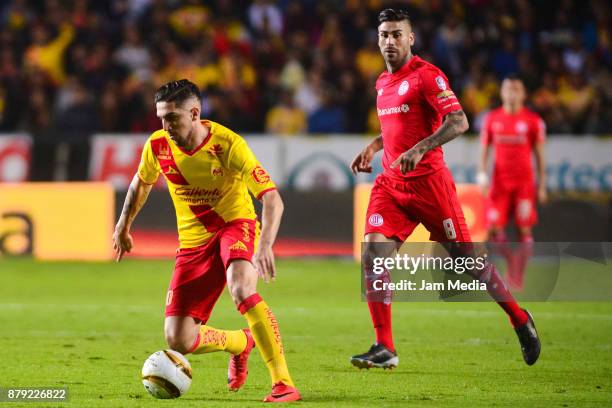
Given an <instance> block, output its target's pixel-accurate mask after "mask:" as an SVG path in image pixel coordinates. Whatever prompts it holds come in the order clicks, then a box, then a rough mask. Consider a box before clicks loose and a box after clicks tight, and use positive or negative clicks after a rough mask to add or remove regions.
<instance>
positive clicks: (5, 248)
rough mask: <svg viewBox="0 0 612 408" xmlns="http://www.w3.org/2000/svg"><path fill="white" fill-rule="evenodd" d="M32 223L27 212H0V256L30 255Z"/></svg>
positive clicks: (32, 236) (32, 234) (32, 240)
mask: <svg viewBox="0 0 612 408" xmlns="http://www.w3.org/2000/svg"><path fill="white" fill-rule="evenodd" d="M33 249H34V223H33V222H32V219H31V218H30V216H29V215H28V214H25V213H20V212H6V213H2V214H0V256H1V255H10V256H23V255H32V253H33Z"/></svg>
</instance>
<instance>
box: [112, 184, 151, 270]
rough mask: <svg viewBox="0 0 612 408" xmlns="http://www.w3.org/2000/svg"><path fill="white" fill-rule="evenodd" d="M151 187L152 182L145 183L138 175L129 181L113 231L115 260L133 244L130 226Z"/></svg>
mask: <svg viewBox="0 0 612 408" xmlns="http://www.w3.org/2000/svg"><path fill="white" fill-rule="evenodd" d="M152 187H153V185H152V184H146V183H145V182H143V181H142V180H141V179H140V177H138V175H136V176H134V179H132V182H131V183H130V187H129V188H128V192H127V194H126V196H125V202H124V203H123V210H122V211H121V216H120V217H119V221H117V225H116V226H115V232H114V233H113V249H114V250H115V254H116V255H117V258H116V261H117V262H119V261H120V260H121V258H122V257H123V255H124V254H125V253H126V252H130V251H131V250H132V247H133V246H134V242H133V240H132V236H131V235H130V227H131V226H132V222H134V219H135V218H136V215H137V214H138V212H139V211H140V209H141V208H142V206H143V205H144V203H145V202H146V201H147V198H148V197H149V192H150V191H151V188H152Z"/></svg>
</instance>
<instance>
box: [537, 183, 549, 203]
mask: <svg viewBox="0 0 612 408" xmlns="http://www.w3.org/2000/svg"><path fill="white" fill-rule="evenodd" d="M538 201H539V202H540V204H546V202H547V201H548V191H546V187H540V188H538Z"/></svg>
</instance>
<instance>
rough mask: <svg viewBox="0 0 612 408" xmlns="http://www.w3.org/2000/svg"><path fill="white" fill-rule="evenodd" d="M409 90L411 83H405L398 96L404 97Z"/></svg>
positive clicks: (400, 87)
mask: <svg viewBox="0 0 612 408" xmlns="http://www.w3.org/2000/svg"><path fill="white" fill-rule="evenodd" d="M409 88H410V82H408V81H403V82H402V83H401V85H400V86H399V88H398V90H397V94H398V95H404V94H405V93H406V92H408V89H409Z"/></svg>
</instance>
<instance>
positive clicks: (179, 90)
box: [155, 79, 200, 105]
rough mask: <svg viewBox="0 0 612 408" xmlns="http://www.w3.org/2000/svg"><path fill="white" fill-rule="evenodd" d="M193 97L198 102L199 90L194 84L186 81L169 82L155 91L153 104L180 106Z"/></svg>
mask: <svg viewBox="0 0 612 408" xmlns="http://www.w3.org/2000/svg"><path fill="white" fill-rule="evenodd" d="M194 97H195V98H197V99H198V100H200V90H199V89H198V87H197V85H196V84H194V83H193V82H191V81H189V80H188V79H181V80H178V81H170V82H168V83H167V84H164V85H162V86H160V87H159V88H158V89H157V91H155V103H157V102H174V103H176V104H179V105H180V104H182V103H183V102H185V101H186V100H187V99H190V98H194Z"/></svg>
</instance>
